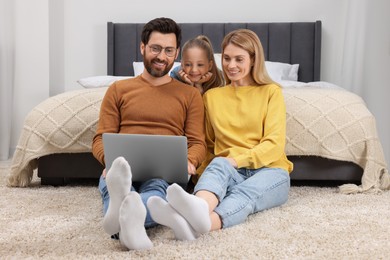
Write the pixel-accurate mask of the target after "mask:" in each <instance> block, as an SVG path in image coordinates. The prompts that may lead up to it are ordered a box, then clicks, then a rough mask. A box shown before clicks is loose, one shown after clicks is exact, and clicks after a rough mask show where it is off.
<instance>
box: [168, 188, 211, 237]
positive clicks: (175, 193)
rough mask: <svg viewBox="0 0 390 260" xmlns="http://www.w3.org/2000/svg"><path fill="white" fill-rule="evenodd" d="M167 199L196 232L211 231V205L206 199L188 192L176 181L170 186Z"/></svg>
mask: <svg viewBox="0 0 390 260" xmlns="http://www.w3.org/2000/svg"><path fill="white" fill-rule="evenodd" d="M167 200H168V202H169V204H170V205H171V206H172V207H173V208H174V209H175V210H176V211H177V212H178V213H179V214H180V215H182V216H183V217H184V218H185V219H186V220H187V221H188V223H189V224H190V225H191V226H192V228H193V229H194V230H195V231H196V232H198V233H200V234H204V233H207V232H209V231H210V228H211V220H210V215H209V206H208V204H207V202H206V201H205V200H203V199H201V198H198V197H196V196H195V195H192V194H189V193H187V192H186V191H185V190H184V189H183V188H182V187H180V186H179V185H178V184H176V183H174V184H172V185H170V186H169V187H168V189H167Z"/></svg>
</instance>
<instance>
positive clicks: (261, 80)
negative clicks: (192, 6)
mask: <svg viewBox="0 0 390 260" xmlns="http://www.w3.org/2000/svg"><path fill="white" fill-rule="evenodd" d="M228 44H233V45H235V46H237V47H239V48H241V49H244V50H246V51H247V52H248V53H249V56H250V58H251V59H252V60H253V66H252V68H251V75H252V78H253V80H254V81H255V82H256V83H257V84H258V85H264V84H271V83H273V84H277V83H276V82H274V81H273V80H272V79H271V77H270V76H269V75H268V72H267V70H266V68H265V58H264V50H263V46H262V45H261V42H260V39H259V37H258V36H257V34H256V33H254V32H253V31H251V30H248V29H237V30H234V31H231V32H230V33H228V34H227V35H226V36H225V38H224V39H223V41H222V57H223V53H224V50H225V48H226V46H227V45H228ZM223 74H224V77H225V79H226V84H230V83H231V80H230V79H229V78H228V77H227V75H226V72H225V70H224V71H223Z"/></svg>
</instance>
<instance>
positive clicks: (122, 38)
mask: <svg viewBox="0 0 390 260" xmlns="http://www.w3.org/2000/svg"><path fill="white" fill-rule="evenodd" d="M179 25H180V27H181V28H182V35H183V37H182V44H184V42H186V41H187V40H188V39H191V38H193V37H195V36H197V35H199V34H204V35H206V36H208V37H209V38H210V40H211V42H212V44H213V47H214V52H215V53H220V52H221V43H222V39H223V37H224V36H225V35H226V34H227V33H229V32H230V31H232V30H235V29H238V28H247V29H251V30H253V31H254V32H256V33H257V35H258V36H259V38H260V40H261V43H262V44H263V48H264V54H265V57H266V60H269V61H278V62H284V63H290V64H299V72H298V80H299V81H303V82H310V81H319V80H320V63H321V62H320V61H321V21H316V22H293V23H181V24H180V23H179ZM143 26H144V24H142V23H112V22H108V24H107V27H108V28H107V29H108V50H107V51H108V53H107V58H108V60H107V63H108V71H107V73H108V75H115V76H127V75H134V71H133V61H142V55H141V52H140V49H139V46H140V42H141V38H140V37H141V31H142V27H143ZM178 60H180V57H179V58H178Z"/></svg>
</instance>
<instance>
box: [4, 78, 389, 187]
mask: <svg viewBox="0 0 390 260" xmlns="http://www.w3.org/2000/svg"><path fill="white" fill-rule="evenodd" d="M106 90H107V88H97V89H83V90H77V91H70V92H65V93H62V94H59V95H57V96H54V97H51V98H48V99H47V100H45V101H44V102H42V103H41V104H39V105H38V106H36V107H35V108H34V109H33V110H32V111H31V112H30V113H29V114H28V115H27V117H26V119H25V122H24V126H23V129H22V133H21V135H20V138H19V142H18V145H17V147H16V151H15V153H14V156H13V159H12V164H11V171H10V174H9V176H8V185H9V186H19V187H26V186H28V185H29V184H30V181H31V179H32V175H33V170H34V169H35V168H37V160H38V159H39V157H41V156H45V155H48V154H54V153H81V152H91V145H92V138H93V136H94V135H95V130H96V126H97V122H98V117H99V110H100V105H101V101H102V98H103V96H104V94H105V92H106ZM283 92H284V97H285V103H286V109H287V143H286V154H287V155H301V156H305V155H313V156H320V157H324V158H329V159H336V160H342V161H349V162H353V163H355V164H357V165H359V166H360V167H362V168H363V177H362V184H361V185H359V186H357V185H354V184H345V185H342V186H340V191H341V192H342V193H357V192H378V191H382V190H386V189H390V175H389V173H388V169H387V165H386V162H385V159H384V154H383V150H382V146H381V143H380V141H379V138H378V135H377V130H376V123H375V118H374V116H373V115H372V114H371V113H370V112H369V111H368V109H367V107H366V105H365V103H364V101H363V100H362V99H361V98H360V97H359V96H357V95H355V94H353V93H351V92H349V91H346V90H343V89H341V88H334V87H329V88H327V87H319V86H318V85H315V84H313V85H310V84H305V85H304V86H296V87H286V88H284V89H283ZM313 174H315V173H313Z"/></svg>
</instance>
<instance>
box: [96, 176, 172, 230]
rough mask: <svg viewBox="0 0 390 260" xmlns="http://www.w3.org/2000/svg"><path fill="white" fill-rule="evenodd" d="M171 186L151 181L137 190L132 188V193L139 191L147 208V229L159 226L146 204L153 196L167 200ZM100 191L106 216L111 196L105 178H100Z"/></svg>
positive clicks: (154, 180)
mask: <svg viewBox="0 0 390 260" xmlns="http://www.w3.org/2000/svg"><path fill="white" fill-rule="evenodd" d="M168 186H169V184H168V183H167V182H166V181H164V180H162V179H151V180H148V181H146V182H143V183H141V185H140V187H139V188H138V189H137V190H136V189H135V188H134V187H133V186H131V190H132V191H137V192H138V193H139V195H140V196H141V199H142V202H143V203H144V205H145V208H146V211H147V213H146V219H145V228H149V227H154V226H156V225H157V223H156V222H154V220H153V219H152V217H151V216H150V213H149V210H148V207H147V206H146V202H147V201H148V199H149V198H150V197H151V196H158V197H160V198H162V199H164V200H166V198H165V197H166V195H167V188H168ZM99 191H100V194H101V195H102V200H103V215H105V214H106V212H107V209H108V204H109V202H110V195H109V194H108V190H107V184H106V179H105V178H103V176H100V180H99Z"/></svg>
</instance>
